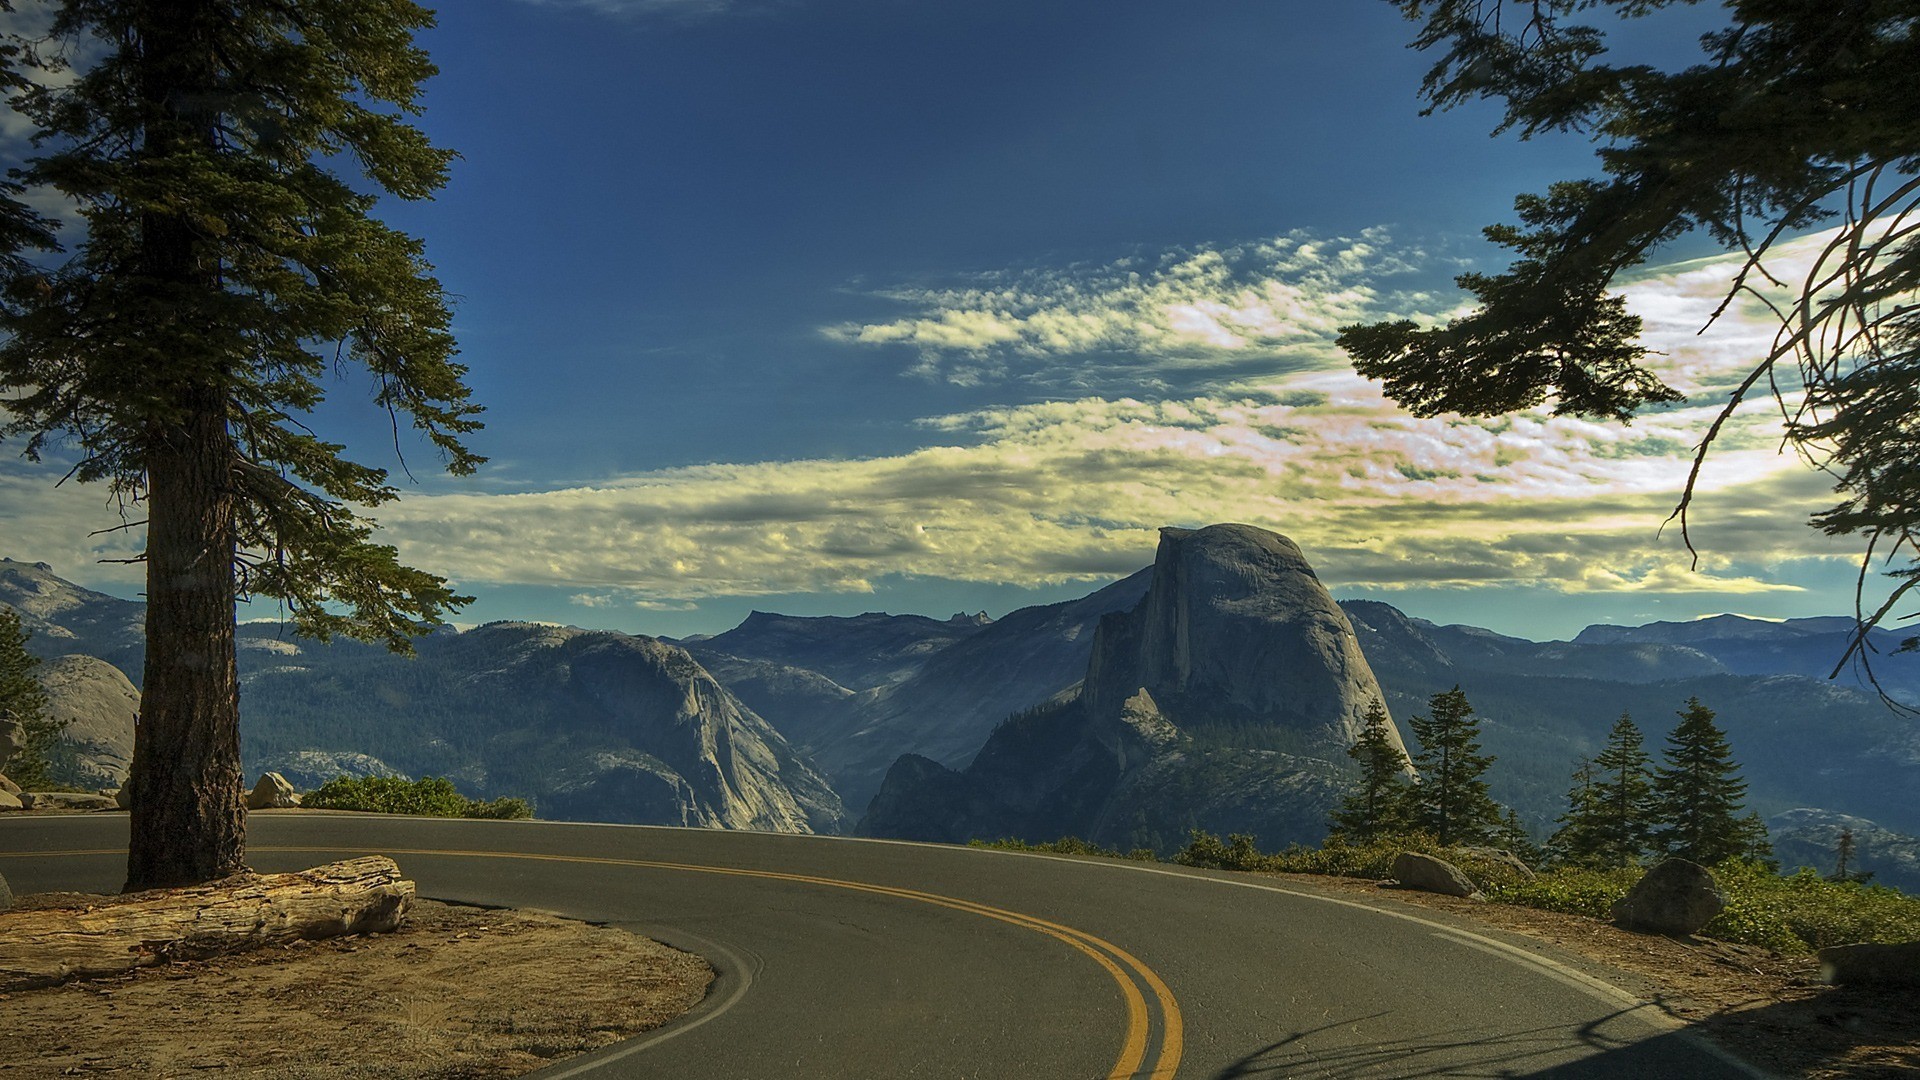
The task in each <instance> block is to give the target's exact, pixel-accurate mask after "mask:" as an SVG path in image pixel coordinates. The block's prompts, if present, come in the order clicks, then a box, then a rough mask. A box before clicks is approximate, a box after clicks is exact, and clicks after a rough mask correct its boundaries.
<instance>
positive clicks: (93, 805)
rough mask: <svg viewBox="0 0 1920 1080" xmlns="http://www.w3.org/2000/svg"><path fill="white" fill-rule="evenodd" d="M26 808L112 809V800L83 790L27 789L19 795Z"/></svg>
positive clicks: (21, 803)
mask: <svg viewBox="0 0 1920 1080" xmlns="http://www.w3.org/2000/svg"><path fill="white" fill-rule="evenodd" d="M20 805H22V806H24V807H26V808H27V809H28V810H114V809H118V808H117V807H115V806H114V805H113V800H112V799H109V798H107V797H106V796H105V795H93V794H89V793H87V792H84V791H28V792H22V793H21V795H20Z"/></svg>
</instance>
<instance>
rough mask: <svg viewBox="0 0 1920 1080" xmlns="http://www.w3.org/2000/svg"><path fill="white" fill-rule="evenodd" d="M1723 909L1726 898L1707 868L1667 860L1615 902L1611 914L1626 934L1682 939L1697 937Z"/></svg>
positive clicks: (1725, 904)
mask: <svg viewBox="0 0 1920 1080" xmlns="http://www.w3.org/2000/svg"><path fill="white" fill-rule="evenodd" d="M1726 906H1727V896H1726V894H1725V893H1723V892H1721V891H1720V886H1719V883H1717V882H1715V881H1714V880H1713V874H1712V872H1710V871H1709V870H1708V869H1707V868H1706V867H1704V866H1701V865H1700V864H1699V863H1693V862H1688V861H1687V860H1685V859H1668V860H1666V861H1665V862H1662V863H1660V864H1658V865H1656V866H1655V867H1654V868H1653V869H1651V870H1649V871H1647V873H1646V876H1645V877H1643V878H1641V879H1640V880H1639V881H1638V882H1636V883H1635V884H1634V886H1633V888H1631V889H1628V890H1627V895H1625V896H1623V897H1621V898H1620V899H1619V900H1617V901H1615V902H1614V905H1613V909H1612V911H1611V914H1612V916H1613V921H1614V922H1615V923H1618V924H1619V925H1621V926H1623V927H1625V928H1627V929H1628V930H1638V931H1641V932H1642V933H1648V934H1670V935H1674V936H1685V935H1688V934H1695V933H1698V932H1699V931H1700V929H1701V927H1704V926H1706V925H1707V924H1708V923H1710V922H1712V921H1713V917H1714V916H1716V915H1718V914H1720V910H1721V909H1722V908H1724V907H1726Z"/></svg>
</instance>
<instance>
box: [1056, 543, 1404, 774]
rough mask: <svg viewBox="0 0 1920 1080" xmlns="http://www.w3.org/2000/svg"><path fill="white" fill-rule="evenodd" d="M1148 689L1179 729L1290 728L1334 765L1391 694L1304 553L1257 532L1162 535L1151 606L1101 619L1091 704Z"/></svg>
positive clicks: (1098, 707) (1298, 741) (1105, 707)
mask: <svg viewBox="0 0 1920 1080" xmlns="http://www.w3.org/2000/svg"><path fill="white" fill-rule="evenodd" d="M1142 687H1145V688H1146V689H1148V690H1149V691H1151V692H1152V694H1153V697H1154V699H1155V700H1156V701H1158V702H1159V703H1160V706H1161V708H1162V709H1163V710H1165V711H1166V713H1167V714H1168V715H1169V716H1173V717H1177V718H1178V721H1177V722H1178V723H1179V725H1180V726H1181V727H1182V728H1188V729H1192V728H1197V727H1209V726H1231V727H1254V728H1263V729H1268V730H1272V731H1276V732H1286V733H1288V734H1289V735H1290V736H1292V738H1291V739H1290V740H1289V741H1290V743H1291V744H1292V745H1293V746H1295V747H1298V748H1299V749H1300V750H1301V751H1302V752H1306V753H1312V754H1315V755H1316V756H1325V757H1329V758H1334V757H1339V756H1344V755H1345V753H1346V750H1347V747H1349V746H1351V745H1352V744H1353V742H1354V740H1355V739H1356V738H1357V737H1358V736H1359V734H1360V732H1361V731H1362V729H1363V728H1364V727H1365V723H1364V720H1363V717H1364V716H1365V714H1366V710H1367V705H1368V703H1370V702H1372V701H1376V700H1382V699H1383V697H1384V695H1383V694H1382V692H1381V690H1380V684H1379V682H1378V681H1377V680H1375V679H1374V676H1373V670H1372V669H1371V668H1370V667H1368V666H1367V659H1366V657H1365V656H1364V655H1362V654H1361V652H1360V644H1359V641H1358V640H1357V639H1356V638H1355V636H1354V631H1353V626H1352V624H1351V623H1349V622H1348V621H1347V616H1346V613H1345V612H1343V611H1341V610H1340V606H1339V605H1338V604H1335V603H1334V601H1333V597H1332V596H1330V595H1328V593H1327V590H1326V588H1325V587H1324V586H1323V585H1321V584H1320V579H1319V578H1318V577H1317V576H1315V574H1314V572H1313V568H1312V567H1311V566H1309V565H1308V564H1307V560H1306V556H1304V555H1302V554H1301V552H1300V549H1299V548H1298V547H1297V546H1295V545H1294V543H1293V541H1291V540H1288V539H1287V538H1286V537H1284V536H1280V535H1278V534H1277V533H1271V532H1268V531H1266V530H1264V529H1257V528H1254V527H1253V526H1251V525H1213V526H1210V527H1208V528H1205V529H1200V530H1198V531H1193V530H1188V529H1162V530H1161V532H1160V551H1159V554H1158V555H1157V556H1156V557H1155V559H1154V564H1153V578H1152V584H1151V586H1150V587H1149V588H1148V589H1147V594H1146V598H1145V599H1144V600H1143V601H1142V602H1141V603H1140V604H1139V606H1137V607H1135V608H1134V609H1133V610H1132V611H1130V612H1128V613H1126V614H1123V615H1110V616H1108V617H1106V618H1104V619H1102V620H1101V621H1100V629H1099V632H1098V635H1097V636H1096V638H1095V639H1094V646H1093V653H1092V657H1091V659H1090V660H1089V663H1088V666H1087V677H1086V684H1085V689H1084V690H1083V691H1082V697H1084V698H1085V700H1086V702H1087V707H1088V710H1089V711H1090V712H1091V713H1092V714H1095V715H1104V714H1110V713H1113V712H1115V711H1116V710H1118V709H1119V708H1120V706H1121V703H1122V702H1124V701H1126V699H1127V698H1129V697H1131V696H1133V694H1134V693H1135V692H1137V691H1138V690H1139V689H1140V688H1142ZM1394 740H1395V742H1396V743H1397V742H1398V741H1399V736H1398V735H1397V734H1395V735H1394Z"/></svg>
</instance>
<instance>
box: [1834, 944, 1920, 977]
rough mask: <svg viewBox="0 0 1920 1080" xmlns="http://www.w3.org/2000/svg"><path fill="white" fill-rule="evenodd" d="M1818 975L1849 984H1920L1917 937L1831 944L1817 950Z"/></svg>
mask: <svg viewBox="0 0 1920 1080" xmlns="http://www.w3.org/2000/svg"><path fill="white" fill-rule="evenodd" d="M1820 977H1821V978H1822V979H1825V980H1826V981H1827V982H1830V983H1844V984H1846V985H1849V986H1853V985H1860V986H1910V987H1915V988H1920V941H1902V942H1899V943H1896V944H1892V945H1834V946H1832V947H1830V948H1825V949H1821V950H1820Z"/></svg>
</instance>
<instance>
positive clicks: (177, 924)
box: [0, 855, 414, 993]
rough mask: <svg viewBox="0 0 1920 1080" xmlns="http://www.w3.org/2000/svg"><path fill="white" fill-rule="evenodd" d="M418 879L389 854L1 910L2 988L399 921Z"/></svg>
mask: <svg viewBox="0 0 1920 1080" xmlns="http://www.w3.org/2000/svg"><path fill="white" fill-rule="evenodd" d="M413 895H414V886H413V882H411V881H405V880H402V879H401V877H400V868H399V867H398V866H395V865H394V862H393V860H392V859H389V858H387V857H385V856H382V855H370V856H367V857H365V858H359V859H348V860H346V861H345V862H337V863H331V864H329V865H326V866H320V867H315V868H314V869H312V870H303V871H301V872H300V873H297V874H266V875H258V876H254V875H248V876H244V877H238V878H234V879H231V880H228V881H220V882H214V883H211V884H207V885H201V886H196V887H193V888H186V889H170V890H165V891H161V892H155V893H152V894H150V895H143V896H133V897H126V898H121V899H120V900H119V902H116V903H112V904H107V905H103V906H100V907H95V908H88V909H83V910H74V909H50V910H42V911H33V910H28V911H12V912H6V913H4V914H0V993H5V992H9V991H13V990H26V989H31V988H33V987H36V986H52V985H54V984H56V983H60V982H65V981H66V980H68V979H84V978H93V977H98V976H102V975H114V974H118V973H120V972H124V971H129V970H131V969H133V968H136V967H150V966H153V965H155V964H162V963H167V962H169V961H172V960H193V959H203V958H205V957H209V956H218V955H222V954H226V953H235V952H245V951H247V950H250V949H257V948H260V947H262V946H265V945H279V944H284V943H286V942H289V941H295V940H301V939H315V938H329V937H338V936H340V935H342V934H367V933H382V932H386V931H390V930H397V929H399V928H400V925H401V924H402V923H403V922H405V921H406V915H407V909H408V908H410V907H411V906H412V905H413Z"/></svg>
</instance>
